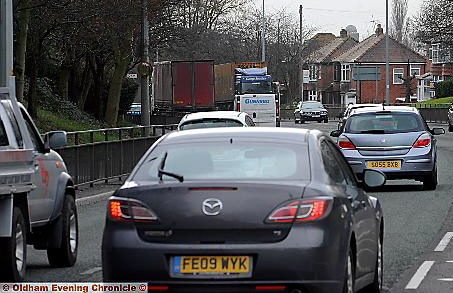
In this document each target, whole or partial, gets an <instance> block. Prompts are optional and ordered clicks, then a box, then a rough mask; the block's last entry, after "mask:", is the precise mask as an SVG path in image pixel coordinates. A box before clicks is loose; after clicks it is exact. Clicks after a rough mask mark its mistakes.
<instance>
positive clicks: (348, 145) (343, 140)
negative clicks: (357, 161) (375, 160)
mask: <svg viewBox="0 0 453 293" xmlns="http://www.w3.org/2000/svg"><path fill="white" fill-rule="evenodd" d="M338 146H339V147H340V148H341V149H344V150H355V149H356V147H355V145H354V144H353V143H352V141H350V140H349V139H348V138H347V137H340V138H339V139H338Z"/></svg>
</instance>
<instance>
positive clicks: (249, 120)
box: [245, 116, 255, 127]
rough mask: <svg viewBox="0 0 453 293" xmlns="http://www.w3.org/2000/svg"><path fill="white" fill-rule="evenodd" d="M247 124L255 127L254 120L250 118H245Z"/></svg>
mask: <svg viewBox="0 0 453 293" xmlns="http://www.w3.org/2000/svg"><path fill="white" fill-rule="evenodd" d="M245 123H246V124H247V125H248V126H251V127H253V126H255V122H253V120H252V118H250V117H249V116H245Z"/></svg>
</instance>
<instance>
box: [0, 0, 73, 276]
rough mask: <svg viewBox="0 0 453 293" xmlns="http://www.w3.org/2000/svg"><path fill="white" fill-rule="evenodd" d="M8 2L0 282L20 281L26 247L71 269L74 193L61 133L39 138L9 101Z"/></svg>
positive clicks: (3, 0) (0, 52)
mask: <svg viewBox="0 0 453 293" xmlns="http://www.w3.org/2000/svg"><path fill="white" fill-rule="evenodd" d="M12 19H13V15H12V0H0V282H17V281H22V280H24V278H25V269H26V263H27V245H28V244H31V245H33V246H34V247H35V248H36V249H43V250H47V257H48V260H49V263H50V265H51V266H55V267H66V266H72V265H74V263H75V261H76V258H77V247H78V226H77V209H76V204H75V191H74V185H73V181H72V179H71V176H69V174H68V173H67V170H66V166H65V164H64V162H63V160H62V158H61V157H60V156H59V155H58V154H57V153H56V152H54V151H52V150H51V147H62V146H65V145H66V134H65V133H64V132H58V131H55V132H50V133H47V134H45V139H44V140H43V139H42V138H41V135H40V134H39V132H38V130H37V128H36V126H35V124H34V123H33V121H32V119H31V118H30V116H29V115H28V113H27V111H26V110H25V108H24V107H23V106H22V105H21V104H20V103H18V102H17V100H16V97H15V80H14V76H13V21H12Z"/></svg>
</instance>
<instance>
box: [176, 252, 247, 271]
mask: <svg viewBox="0 0 453 293" xmlns="http://www.w3.org/2000/svg"><path fill="white" fill-rule="evenodd" d="M250 259H251V257H250V256H175V257H173V272H174V273H175V274H195V273H199V274H213V273H214V274H226V273H233V274H246V273H249V272H250V262H251V261H250Z"/></svg>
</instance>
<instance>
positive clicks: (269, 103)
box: [235, 94, 280, 127]
mask: <svg viewBox="0 0 453 293" xmlns="http://www.w3.org/2000/svg"><path fill="white" fill-rule="evenodd" d="M235 108H236V111H241V112H245V113H247V114H249V116H250V117H251V118H252V119H253V122H255V124H256V126H264V127H276V126H277V127H279V126H280V117H279V103H278V100H277V99H276V98H275V95H274V94H260V95H253V94H250V95H249V94H245V95H241V96H236V105H235Z"/></svg>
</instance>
